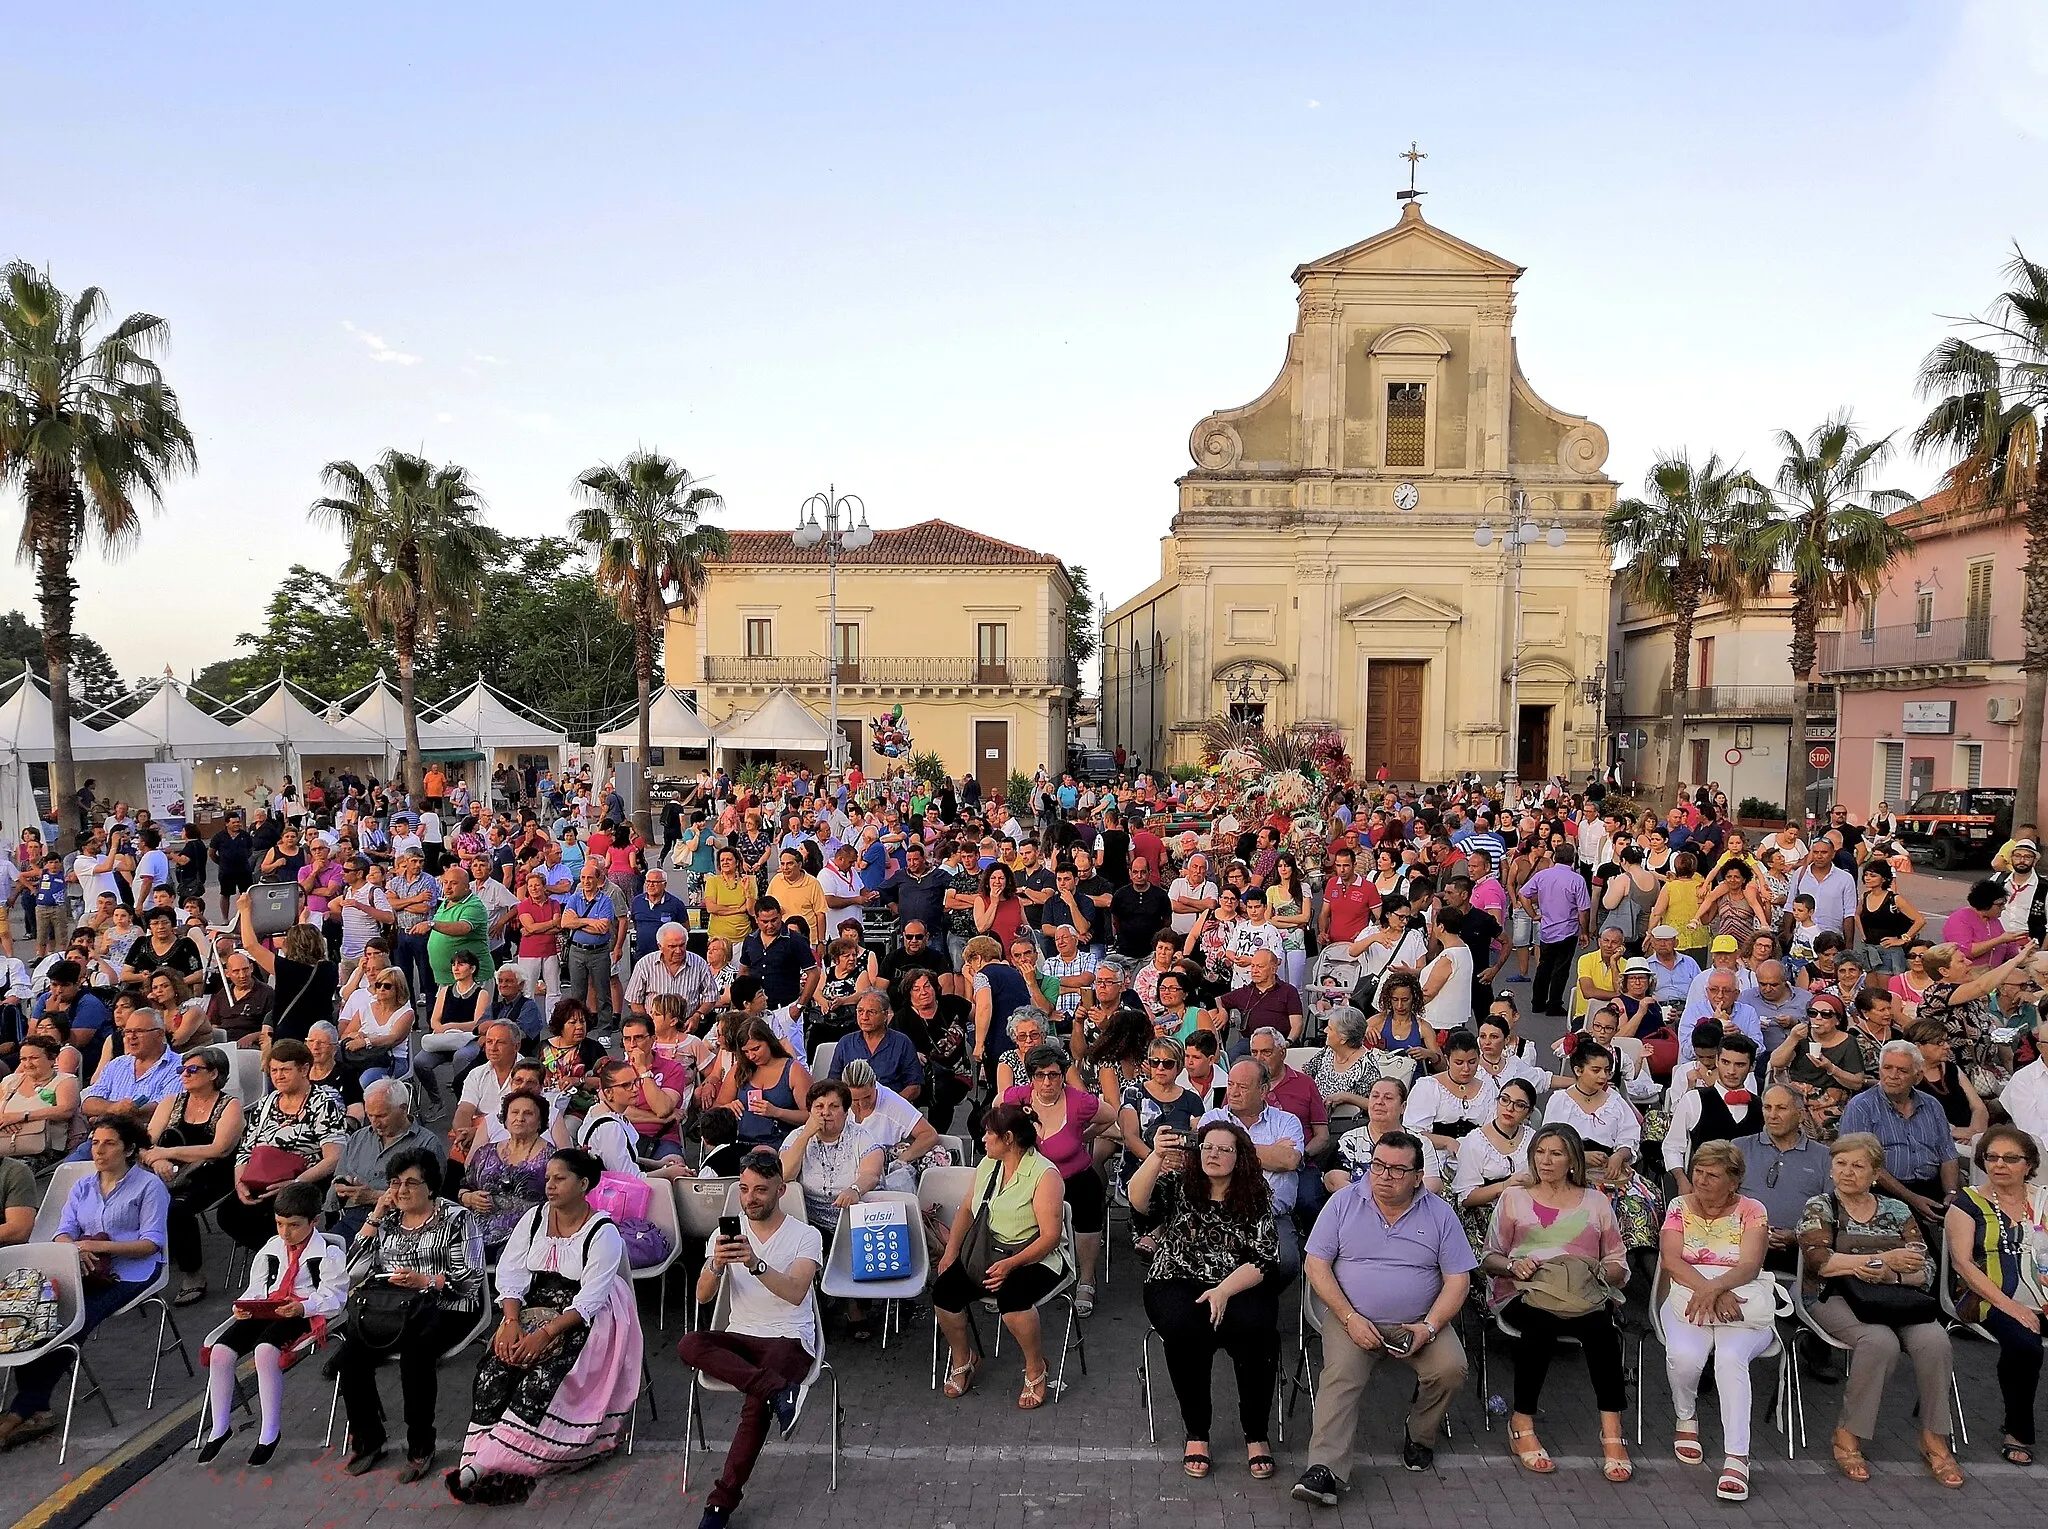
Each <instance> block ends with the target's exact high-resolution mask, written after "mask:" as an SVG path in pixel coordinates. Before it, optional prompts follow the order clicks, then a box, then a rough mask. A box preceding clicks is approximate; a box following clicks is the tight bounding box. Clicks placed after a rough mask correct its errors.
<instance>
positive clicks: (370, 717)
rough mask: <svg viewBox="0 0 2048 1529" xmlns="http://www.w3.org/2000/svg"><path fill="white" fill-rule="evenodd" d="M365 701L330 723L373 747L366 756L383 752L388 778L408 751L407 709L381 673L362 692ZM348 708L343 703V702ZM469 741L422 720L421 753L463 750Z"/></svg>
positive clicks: (458, 733) (451, 731) (457, 733)
mask: <svg viewBox="0 0 2048 1529" xmlns="http://www.w3.org/2000/svg"><path fill="white" fill-rule="evenodd" d="M361 695H362V699H361V700H360V701H358V702H357V703H356V706H355V709H354V710H353V711H351V712H349V713H348V714H347V715H345V716H339V717H336V716H331V715H330V717H329V719H328V720H329V723H330V725H331V726H332V727H333V728H334V730H335V731H336V732H339V733H345V734H348V735H350V736H352V737H355V738H359V739H361V740H363V742H364V743H365V744H368V745H370V747H369V748H368V749H366V750H364V752H365V753H370V754H374V753H376V752H378V751H380V750H381V751H382V753H383V756H384V770H383V773H384V774H385V775H386V776H392V775H396V774H397V773H398V756H399V755H400V754H401V753H403V752H404V751H405V708H404V707H403V706H402V705H400V704H399V700H398V695H397V693H396V692H395V691H393V690H392V688H391V687H390V685H388V684H386V683H385V680H384V674H383V671H382V670H379V671H378V674H377V678H376V679H375V680H374V681H372V682H371V684H370V685H369V687H368V688H367V689H365V690H364V691H362V692H361ZM340 704H341V705H346V704H347V702H346V701H345V700H344V701H343V702H341V703H340ZM468 746H469V740H468V739H467V738H466V737H464V736H463V734H462V733H461V732H459V731H456V730H453V729H449V728H443V727H440V726H438V725H436V724H434V723H431V722H429V721H427V719H426V718H425V717H424V716H422V717H421V718H420V752H421V753H422V754H431V753H436V752H439V751H442V750H455V749H463V748H467V747H468Z"/></svg>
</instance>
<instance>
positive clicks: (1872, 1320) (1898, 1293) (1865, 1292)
mask: <svg viewBox="0 0 2048 1529" xmlns="http://www.w3.org/2000/svg"><path fill="white" fill-rule="evenodd" d="M1828 1199H1829V1200H1830V1201H1832V1202H1833V1205H1834V1211H1835V1242H1834V1244H1833V1246H1834V1250H1835V1251H1836V1252H1837V1253H1854V1252H1855V1251H1856V1250H1855V1249H1853V1248H1844V1247H1842V1246H1841V1245H1840V1243H1841V1238H1842V1230H1841V1228H1842V1220H1843V1217H1842V1202H1841V1201H1840V1200H1837V1199H1836V1198H1835V1197H1834V1196H1833V1195H1829V1196H1828ZM1826 1293H1827V1294H1830V1295H1838V1296H1840V1297H1841V1298H1842V1299H1843V1300H1844V1301H1845V1302H1847V1303H1848V1307H1849V1310H1850V1311H1851V1312H1852V1313H1854V1315H1855V1317H1856V1320H1857V1321H1859V1322H1861V1323H1864V1324H1865V1325H1866V1326H1870V1327H1918V1326H1919V1325H1920V1324H1921V1323H1923V1322H1937V1321H1939V1320H1940V1319H1941V1305H1940V1303H1939V1302H1937V1301H1936V1300H1935V1298H1934V1295H1933V1292H1931V1291H1927V1290H1922V1289H1921V1288H1920V1287H1919V1286H1917V1285H1884V1284H1878V1283H1875V1282H1873V1281H1871V1280H1862V1279H1854V1278H1847V1279H1844V1278H1840V1277H1837V1278H1835V1279H1831V1280H1829V1281H1827V1284H1826Z"/></svg>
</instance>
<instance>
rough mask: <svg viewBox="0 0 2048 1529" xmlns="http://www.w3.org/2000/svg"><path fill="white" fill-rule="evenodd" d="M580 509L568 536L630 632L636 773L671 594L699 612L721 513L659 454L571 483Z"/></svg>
mask: <svg viewBox="0 0 2048 1529" xmlns="http://www.w3.org/2000/svg"><path fill="white" fill-rule="evenodd" d="M576 487H577V494H578V498H579V499H580V500H581V503H580V504H579V505H578V506H577V508H576V510H575V511H574V512H573V513H572V514H571V515H570V517H569V534H570V535H572V536H574V537H575V538H576V539H577V540H578V541H580V542H582V543H583V544H584V546H586V547H588V548H589V549H590V550H591V552H592V554H593V555H594V556H595V557H596V560H597V587H598V589H599V590H600V591H602V592H603V593H604V594H605V595H607V596H609V597H610V599H611V600H612V602H613V603H614V604H615V605H616V606H617V607H618V612H619V615H620V617H621V618H622V619H623V620H624V621H625V622H626V623H627V624H628V625H630V626H631V627H632V629H633V678H634V682H635V684H636V686H637V687H638V692H639V697H638V704H639V719H640V749H639V758H640V766H641V768H642V769H643V770H645V769H646V767H647V761H648V759H649V758H650V757H651V749H652V744H651V740H650V737H649V732H648V727H649V712H650V709H651V707H652V705H653V699H654V663H655V658H656V655H657V650H658V649H659V647H660V644H661V636H662V631H663V629H664V627H665V626H666V625H667V622H668V599H669V592H670V591H673V592H674V600H675V603H676V605H677V606H678V607H679V608H680V609H681V610H683V611H684V612H685V613H687V612H689V611H692V610H694V609H695V608H696V606H697V603H698V600H699V598H700V597H701V595H702V593H703V589H704V584H705V581H706V579H707V577H708V575H707V573H706V570H705V566H704V565H705V563H706V562H707V561H708V560H710V559H712V558H722V557H724V556H725V554H726V548H727V538H726V534H725V531H724V529H723V528H722V527H720V526H713V525H706V524H705V523H704V516H705V515H707V514H708V513H710V512H711V511H712V510H715V509H721V508H723V507H724V505H725V500H724V499H722V498H721V497H720V496H719V495H718V494H717V492H716V491H714V490H712V489H708V488H706V487H704V485H703V484H701V483H699V482H698V481H697V480H696V479H695V478H693V477H692V476H691V475H690V472H689V470H688V469H687V468H685V467H681V466H679V465H678V464H676V463H675V462H672V461H670V460H669V459H668V458H667V457H665V456H662V455H661V454H660V453H658V452H652V451H636V452H634V453H633V454H632V455H631V456H628V457H627V458H626V459H625V460H624V461H622V462H620V463H619V464H618V465H617V466H611V465H609V464H605V463H600V464H599V465H598V466H596V467H593V468H591V469H590V470H589V471H588V472H586V473H584V474H583V475H582V476H581V477H579V478H578V479H577V480H576ZM634 819H635V821H636V822H637V824H638V826H639V829H640V833H641V836H642V837H643V838H649V839H651V838H652V836H653V826H652V825H653V818H652V814H651V810H650V808H649V805H648V801H647V793H646V791H645V790H642V791H641V792H640V794H639V806H638V808H637V809H636V810H635V812H634Z"/></svg>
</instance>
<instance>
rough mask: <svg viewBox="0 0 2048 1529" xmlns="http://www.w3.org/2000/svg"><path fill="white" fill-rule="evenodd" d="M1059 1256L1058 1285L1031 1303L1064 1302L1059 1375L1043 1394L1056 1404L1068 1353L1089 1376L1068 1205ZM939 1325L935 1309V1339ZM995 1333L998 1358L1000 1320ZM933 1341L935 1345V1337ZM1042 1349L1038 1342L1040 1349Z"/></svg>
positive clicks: (1039, 1309)
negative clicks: (1074, 1354)
mask: <svg viewBox="0 0 2048 1529" xmlns="http://www.w3.org/2000/svg"><path fill="white" fill-rule="evenodd" d="M1060 1255H1061V1257H1062V1258H1063V1259H1064V1260H1065V1261H1066V1265H1067V1272H1066V1273H1065V1274H1063V1275H1061V1276H1060V1278H1059V1282H1058V1283H1057V1284H1055V1285H1054V1286H1053V1287H1052V1289H1050V1290H1048V1291H1046V1293H1045V1294H1044V1295H1042V1296H1040V1297H1039V1298H1038V1299H1037V1300H1036V1301H1034V1302H1032V1305H1031V1309H1032V1310H1033V1311H1037V1312H1043V1311H1044V1310H1045V1308H1046V1307H1048V1306H1050V1305H1051V1304H1052V1303H1053V1302H1055V1301H1065V1302H1066V1303H1067V1331H1066V1336H1065V1337H1063V1338H1062V1339H1061V1340H1060V1368H1059V1373H1058V1374H1057V1375H1055V1376H1054V1377H1053V1379H1052V1384H1051V1386H1050V1387H1049V1388H1048V1389H1047V1392H1046V1394H1047V1396H1048V1397H1049V1398H1050V1399H1051V1400H1053V1401H1055V1402H1056V1401H1058V1400H1059V1399H1060V1396H1061V1394H1062V1393H1063V1392H1064V1391H1065V1390H1066V1389H1067V1354H1068V1353H1069V1352H1070V1351H1076V1350H1077V1351H1079V1353H1080V1355H1081V1373H1082V1374H1083V1375H1086V1374H1087V1373H1088V1337H1087V1334H1086V1333H1085V1332H1084V1331H1083V1330H1082V1328H1081V1324H1080V1313H1079V1312H1078V1311H1077V1310H1076V1309H1075V1306H1074V1290H1075V1287H1076V1286H1077V1285H1078V1284H1079V1283H1080V1269H1081V1263H1080V1260H1079V1259H1078V1258H1077V1257H1076V1256H1075V1253H1074V1208H1073V1207H1072V1206H1071V1205H1062V1206H1060ZM938 1325H939V1317H938V1310H937V1308H934V1309H933V1311H932V1331H933V1333H934V1335H936V1334H937V1332H938ZM995 1329H996V1331H995V1342H994V1343H993V1344H991V1345H990V1347H989V1353H990V1354H991V1355H1000V1354H1001V1353H1002V1351H1003V1322H1002V1318H1000V1317H998V1318H997V1319H996V1324H995ZM1044 1329H1045V1322H1044V1318H1043V1317H1041V1318H1040V1319H1039V1332H1040V1335H1041V1338H1042V1337H1043V1334H1044ZM975 1339H976V1342H977V1343H978V1342H979V1341H980V1335H979V1334H976V1335H975ZM933 1341H934V1343H936V1341H937V1339H936V1336H935V1337H934V1340H933ZM1043 1346H1044V1345H1043V1343H1042V1342H1041V1344H1040V1347H1041V1349H1042V1348H1043ZM1047 1368H1048V1369H1049V1368H1051V1361H1049V1360H1048V1361H1047Z"/></svg>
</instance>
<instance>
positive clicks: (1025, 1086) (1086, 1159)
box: [1003, 1068, 1096, 1179]
mask: <svg viewBox="0 0 2048 1529" xmlns="http://www.w3.org/2000/svg"><path fill="white" fill-rule="evenodd" d="M1050 1070H1051V1069H1050V1068H1048V1069H1047V1071H1050ZM1030 1102H1031V1085H1030V1084H1029V1083H1019V1084H1018V1085H1017V1086H1016V1087H1015V1088H1012V1089H1011V1090H1009V1092H1007V1093H1005V1094H1004V1095H1003V1103H1005V1104H1028V1103H1030ZM1095 1107H1096V1098H1095V1096H1094V1095H1093V1094H1091V1093H1086V1092H1084V1091H1083V1090H1081V1089H1078V1088H1076V1087H1074V1086H1073V1084H1071V1083H1069V1084H1068V1085H1067V1123H1066V1124H1065V1125H1063V1126H1061V1127H1060V1128H1059V1129H1058V1130H1057V1131H1055V1132H1053V1133H1052V1135H1050V1136H1040V1137H1039V1138H1038V1150H1039V1152H1040V1153H1041V1154H1042V1155H1043V1156H1044V1157H1046V1158H1047V1159H1048V1160H1049V1161H1050V1162H1051V1163H1052V1165H1053V1167H1055V1168H1057V1169H1059V1171H1060V1177H1061V1178H1063V1179H1071V1178H1073V1177H1074V1176H1075V1175H1076V1174H1078V1173H1079V1172H1081V1170H1082V1169H1084V1168H1087V1167H1090V1166H1092V1165H1093V1163H1094V1161H1095V1154H1094V1152H1093V1150H1092V1149H1091V1148H1090V1147H1089V1145H1088V1138H1087V1137H1086V1136H1085V1135H1083V1134H1082V1133H1083V1129H1084V1128H1085V1126H1086V1125H1087V1123H1088V1122H1089V1121H1091V1120H1093V1119H1094V1118H1095Z"/></svg>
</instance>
